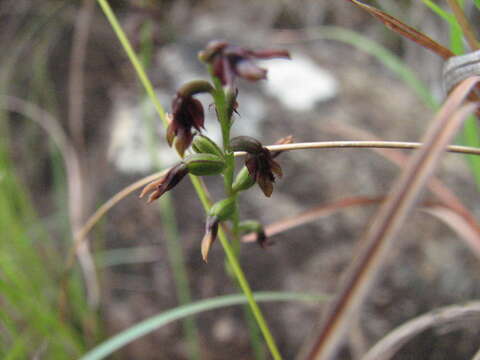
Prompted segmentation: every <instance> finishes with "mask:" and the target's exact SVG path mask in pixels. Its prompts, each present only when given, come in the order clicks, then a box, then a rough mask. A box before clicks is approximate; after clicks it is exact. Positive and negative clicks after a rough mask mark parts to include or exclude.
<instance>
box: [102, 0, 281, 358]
mask: <svg viewBox="0 0 480 360" xmlns="http://www.w3.org/2000/svg"><path fill="white" fill-rule="evenodd" d="M97 1H98V3H99V5H100V7H101V8H102V10H103V12H104V14H105V16H106V17H107V19H108V21H109V22H110V25H111V26H112V29H113V30H114V32H115V34H116V35H117V37H118V38H119V40H120V42H121V44H122V46H123V48H124V50H125V52H126V53H127V55H128V57H129V59H130V61H131V62H132V64H133V66H134V68H135V70H136V72H137V75H138V77H139V79H140V81H141V83H142V85H143V86H144V88H145V90H146V92H147V94H148V96H149V97H150V99H151V100H152V102H153V104H154V106H155V109H156V110H157V113H158V115H159V117H160V118H161V119H162V121H163V123H164V125H165V126H169V125H170V124H169V123H168V119H167V116H166V114H165V111H164V109H163V107H162V106H161V104H160V102H159V101H158V99H157V97H156V95H155V92H154V90H153V85H152V83H151V82H150V80H149V78H148V77H147V75H146V73H145V70H144V69H143V66H142V64H141V62H140V61H139V59H138V56H137V55H136V54H135V52H134V51H133V48H132V46H131V44H130V42H129V40H128V38H127V37H126V35H125V32H124V31H123V29H122V27H121V26H120V24H119V22H118V20H117V18H116V16H115V14H114V13H113V11H112V9H111V7H110V5H109V3H108V1H107V0H97ZM213 80H214V88H215V89H214V91H212V92H211V93H212V96H213V98H214V102H215V106H216V110H217V113H218V118H219V121H220V124H221V127H222V135H223V145H224V152H225V164H226V165H225V170H224V183H225V190H226V193H227V196H235V195H234V194H233V191H232V183H233V173H234V155H233V153H232V151H231V149H230V142H229V140H230V127H231V123H230V118H229V116H228V103H227V96H226V94H225V92H224V90H223V88H222V84H221V82H220V80H219V79H218V78H217V77H213ZM190 104H191V103H190ZM192 108H198V106H197V103H196V102H194V105H190V106H189V109H192ZM194 124H195V125H198V127H200V126H199V125H200V120H199V118H195V119H194ZM172 133H174V131H172ZM174 135H175V136H177V135H178V131H177V134H174ZM189 140H190V138H188V137H187V138H186V141H183V143H182V144H181V150H185V149H183V146H185V144H186V143H187V142H188V141H189ZM188 145H190V144H188ZM186 147H187V146H185V148H186ZM190 179H191V181H192V184H193V186H194V188H195V190H196V191H197V194H198V196H199V199H200V200H201V202H202V204H203V206H204V208H205V209H206V210H209V209H210V201H209V199H208V195H207V192H206V189H205V188H204V186H203V185H202V183H201V182H200V180H199V179H198V178H197V177H195V176H193V175H191V174H190ZM175 180H176V178H175ZM162 190H163V189H162ZM234 201H235V203H236V198H235V199H234ZM236 211H237V210H236V204H235V212H236ZM233 218H236V216H235V215H234V216H233ZM236 227H237V228H238V223H237V226H236ZM218 238H219V240H220V242H221V244H222V247H223V249H224V251H225V254H226V256H227V259H228V262H229V265H230V266H231V269H232V271H233V273H234V274H235V277H236V279H237V281H238V284H239V285H240V288H241V289H242V291H243V292H244V294H245V296H246V297H247V300H248V304H249V306H250V308H251V310H252V313H253V315H254V317H255V320H256V321H257V324H258V326H259V328H260V330H261V332H262V334H263V336H264V338H265V341H266V343H267V346H268V348H269V350H270V353H271V354H272V357H273V358H274V359H275V360H279V359H282V357H281V355H280V352H279V351H278V348H277V346H276V343H275V340H274V339H273V336H272V334H271V332H270V329H269V328H268V325H267V323H266V321H265V319H264V317H263V314H262V312H261V310H260V307H259V306H258V304H257V303H256V301H255V299H254V297H253V292H252V290H251V288H250V285H249V283H248V281H247V279H246V277H245V274H244V273H243V270H242V269H241V267H240V264H239V262H238V260H237V256H236V254H235V252H234V250H233V248H232V246H231V245H230V243H229V241H228V239H227V237H226V235H225V233H224V231H223V229H222V227H221V226H219V229H218Z"/></svg>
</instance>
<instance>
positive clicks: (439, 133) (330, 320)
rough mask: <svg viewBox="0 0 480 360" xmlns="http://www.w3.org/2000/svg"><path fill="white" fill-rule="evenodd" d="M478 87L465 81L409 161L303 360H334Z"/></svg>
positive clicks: (472, 106) (469, 109) (471, 108)
mask: <svg viewBox="0 0 480 360" xmlns="http://www.w3.org/2000/svg"><path fill="white" fill-rule="evenodd" d="M479 82H480V77H478V76H472V77H469V78H468V79H466V80H464V81H462V82H461V83H460V84H459V85H458V86H457V87H456V88H455V89H454V90H453V91H452V93H451V94H450V95H449V96H448V98H447V100H446V101H445V103H444V104H443V106H442V107H441V109H440V111H439V112H438V113H437V115H436V116H435V118H434V119H433V121H432V122H431V124H430V126H429V127H428V129H427V131H426V133H425V136H424V140H423V141H422V143H423V144H424V145H423V146H422V147H421V148H420V149H419V150H417V151H416V152H415V153H414V155H413V156H412V157H411V158H410V159H409V161H408V164H407V166H406V168H405V170H404V171H403V172H402V174H401V176H400V177H399V179H398V180H397V181H396V183H395V185H394V186H393V187H392V190H391V192H390V194H389V196H388V198H387V200H386V201H385V202H384V203H383V204H382V206H381V207H380V208H379V209H378V211H377V213H376V215H375V216H374V217H373V220H372V222H371V225H370V226H369V228H368V229H367V231H366V233H365V234H364V236H363V238H362V241H361V242H360V248H359V250H358V251H357V255H356V257H355V258H354V259H353V261H352V262H351V264H350V266H349V267H348V269H347V271H346V273H345V276H344V277H343V279H342V281H341V282H340V284H339V290H338V292H337V295H336V296H335V298H334V299H333V301H332V302H331V303H330V305H329V307H328V309H327V310H326V312H325V317H324V320H323V321H322V322H321V324H320V328H319V329H320V331H318V333H317V334H318V335H317V336H316V337H315V338H314V339H313V341H311V343H310V344H308V346H307V347H305V348H304V349H303V350H304V351H302V353H301V354H300V358H305V359H312V360H313V359H316V360H320V359H322V360H324V359H330V358H332V357H333V355H334V354H335V353H336V351H337V350H338V347H339V345H340V344H341V343H342V341H343V339H344V336H343V335H344V333H345V330H346V328H347V325H348V320H349V318H350V317H351V315H352V314H354V313H355V312H356V311H357V309H358V308H359V307H360V306H361V305H362V303H363V302H364V300H365V298H366V296H367V294H368V290H369V289H370V288H371V286H372V285H373V283H374V281H375V279H376V278H377V275H378V274H379V273H380V270H381V269H382V265H383V263H384V261H385V258H386V256H387V255H388V254H389V252H391V250H392V248H393V245H394V242H393V239H394V235H396V233H397V232H398V231H399V230H400V227H401V225H402V224H403V223H404V221H405V219H406V217H407V215H408V213H409V212H410V211H411V209H412V208H413V206H414V205H415V203H416V201H417V200H418V197H419V195H420V193H421V191H422V190H423V188H424V186H425V184H426V183H427V181H428V180H429V179H430V177H431V176H432V174H433V171H434V169H435V167H436V166H437V164H438V162H439V161H440V158H441V155H442V154H443V152H444V150H445V147H446V146H447V145H448V144H449V142H450V141H451V140H452V138H453V137H454V136H455V134H456V132H457V130H458V128H459V127H460V126H461V125H462V123H463V121H464V120H465V119H466V118H467V117H468V116H469V115H471V114H472V113H473V112H474V111H475V110H476V108H477V105H476V104H474V103H466V104H464V102H465V99H466V97H467V96H468V94H469V93H470V92H471V90H472V89H473V87H474V86H475V85H476V84H477V83H479Z"/></svg>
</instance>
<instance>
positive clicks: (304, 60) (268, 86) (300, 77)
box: [260, 54, 338, 111]
mask: <svg viewBox="0 0 480 360" xmlns="http://www.w3.org/2000/svg"><path fill="white" fill-rule="evenodd" d="M260 65H261V66H262V67H264V68H266V69H268V74H267V81H264V82H262V85H263V86H264V88H265V91H266V92H267V93H268V94H269V95H270V96H272V97H275V98H276V99H277V100H278V101H279V102H280V103H282V104H283V105H284V106H285V107H287V108H289V109H291V110H296V111H309V110H312V109H313V108H314V107H315V104H316V103H318V102H321V101H325V100H328V99H331V98H333V97H334V96H335V95H336V94H337V93H338V82H337V80H336V79H335V78H334V77H333V75H331V74H330V73H329V72H328V71H326V70H324V69H322V68H321V67H319V66H318V65H317V64H316V63H315V62H313V61H312V60H311V59H310V58H308V57H306V56H304V55H299V54H293V55H292V60H285V59H273V60H266V61H262V62H261V64H260Z"/></svg>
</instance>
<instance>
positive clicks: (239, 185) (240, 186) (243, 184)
mask: <svg viewBox="0 0 480 360" xmlns="http://www.w3.org/2000/svg"><path fill="white" fill-rule="evenodd" d="M253 185H255V180H253V179H252V177H251V176H250V174H249V173H248V169H247V167H246V166H244V167H243V168H242V170H240V172H239V173H238V174H237V176H236V178H235V181H234V182H233V185H232V190H233V191H234V192H239V191H244V190H247V189H250V188H251V187H252V186H253Z"/></svg>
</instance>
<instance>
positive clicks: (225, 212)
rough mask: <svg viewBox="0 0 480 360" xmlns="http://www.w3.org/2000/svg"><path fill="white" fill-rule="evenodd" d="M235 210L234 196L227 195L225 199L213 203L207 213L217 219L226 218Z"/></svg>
mask: <svg viewBox="0 0 480 360" xmlns="http://www.w3.org/2000/svg"><path fill="white" fill-rule="evenodd" d="M234 212H235V198H234V197H229V198H227V199H223V200H220V201H218V202H216V203H215V204H213V206H212V207H211V208H210V210H209V212H208V214H209V216H210V217H215V218H216V219H217V221H219V222H220V221H225V220H228V219H229V218H230V217H231V216H232V215H233V213H234Z"/></svg>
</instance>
